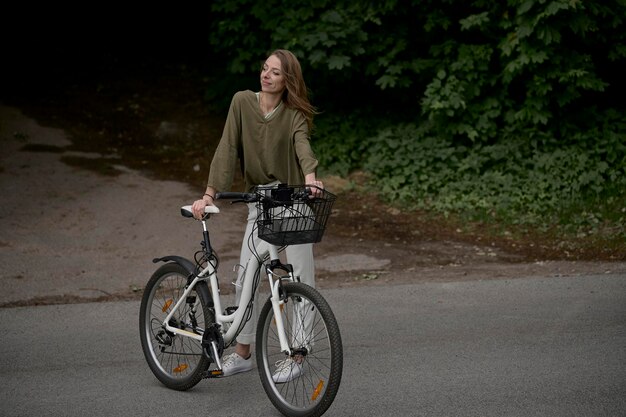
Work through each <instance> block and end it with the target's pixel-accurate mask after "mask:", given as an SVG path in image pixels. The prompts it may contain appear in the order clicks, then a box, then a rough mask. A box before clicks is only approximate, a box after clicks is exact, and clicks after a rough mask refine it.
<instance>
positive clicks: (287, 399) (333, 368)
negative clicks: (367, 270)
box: [256, 283, 343, 417]
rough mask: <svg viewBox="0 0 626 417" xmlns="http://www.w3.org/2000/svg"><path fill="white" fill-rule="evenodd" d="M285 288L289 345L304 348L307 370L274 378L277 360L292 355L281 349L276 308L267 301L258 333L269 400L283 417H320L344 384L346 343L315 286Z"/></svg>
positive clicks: (284, 313)
mask: <svg viewBox="0 0 626 417" xmlns="http://www.w3.org/2000/svg"><path fill="white" fill-rule="evenodd" d="M284 290H285V293H286V297H287V303H286V304H285V307H284V308H281V310H282V313H281V314H282V317H283V322H284V327H285V332H286V335H287V338H288V340H289V343H290V348H292V349H300V351H301V352H303V355H300V356H299V357H298V359H297V361H296V362H299V365H297V366H300V367H301V370H302V372H301V375H300V376H299V377H297V378H294V379H293V380H291V381H287V382H282V383H281V381H278V382H275V381H274V379H273V374H274V372H275V362H276V361H279V360H281V359H282V360H284V359H287V355H286V354H285V353H283V352H281V350H280V342H279V340H278V335H277V334H276V330H275V327H276V326H275V320H274V310H273V309H272V303H271V300H269V299H268V300H267V302H266V303H265V305H264V306H263V309H262V310H261V313H260V315H259V322H258V327H257V334H256V346H257V347H256V360H257V366H258V370H259V375H260V377H261V382H262V384H263V388H264V390H265V393H266V394H267V396H268V397H269V399H270V401H271V402H272V403H273V405H274V406H275V407H276V408H277V409H278V410H279V411H280V412H281V413H283V414H284V415H286V416H289V417H303V416H314V417H315V416H321V415H322V414H324V413H325V412H326V410H327V409H328V408H329V407H330V405H331V404H332V402H333V401H334V399H335V396H336V395H337V391H338V390H339V385H340V383H341V375H342V372H343V347H342V342H341V334H340V332H339V326H338V325H337V321H336V319H335V316H334V314H333V312H332V310H331V308H330V306H329V305H328V303H327V302H326V300H325V299H324V298H323V297H322V295H321V294H320V293H319V292H318V291H317V290H315V289H314V288H312V287H310V286H308V285H305V284H302V283H288V284H285V285H284ZM302 330H304V331H302ZM292 369H293V368H292Z"/></svg>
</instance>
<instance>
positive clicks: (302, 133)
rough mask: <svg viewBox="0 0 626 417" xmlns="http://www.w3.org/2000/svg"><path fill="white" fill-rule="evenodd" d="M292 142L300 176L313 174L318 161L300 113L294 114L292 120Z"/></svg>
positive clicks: (304, 120) (305, 123) (303, 118)
mask: <svg viewBox="0 0 626 417" xmlns="http://www.w3.org/2000/svg"><path fill="white" fill-rule="evenodd" d="M293 123H294V125H293V132H294V133H293V135H294V136H293V142H294V148H295V150H296V156H297V158H298V162H299V164H300V168H301V169H302V174H303V175H304V176H306V175H307V174H311V173H314V172H315V171H316V170H317V165H318V161H317V158H316V157H315V154H314V153H313V149H311V142H310V140H309V127H308V125H307V122H306V119H305V117H304V115H303V114H302V113H300V112H298V113H297V114H296V117H295V118H294V120H293Z"/></svg>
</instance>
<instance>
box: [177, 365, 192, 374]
mask: <svg viewBox="0 0 626 417" xmlns="http://www.w3.org/2000/svg"><path fill="white" fill-rule="evenodd" d="M187 368H189V365H187V364H186V363H181V364H180V365H178V366H177V367H176V368H174V373H175V374H179V373H181V372H183V371H184V370H185V369H187Z"/></svg>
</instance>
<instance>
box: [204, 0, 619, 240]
mask: <svg viewBox="0 0 626 417" xmlns="http://www.w3.org/2000/svg"><path fill="white" fill-rule="evenodd" d="M212 11H213V13H214V15H213V25H212V30H211V34H210V39H211V41H212V45H213V47H214V52H215V53H216V54H218V56H220V57H224V61H225V62H226V63H227V64H228V68H227V69H228V72H229V73H233V74H250V73H253V74H256V73H257V71H258V65H259V60H260V59H263V58H264V57H265V55H266V54H267V53H268V52H269V51H271V50H272V49H273V48H278V47H280V48H288V49H291V50H292V51H294V52H295V53H296V55H297V56H299V57H300V59H301V62H302V64H303V68H304V71H305V76H306V77H307V82H308V85H309V87H310V88H311V89H312V91H314V92H315V96H314V101H315V102H316V103H320V104H318V105H322V107H323V108H322V110H323V111H325V113H323V114H322V115H321V116H320V117H318V130H317V131H316V134H315V136H316V138H317V141H316V142H315V146H316V150H317V152H318V154H319V155H320V158H321V162H322V165H323V166H325V167H326V169H329V170H333V171H335V172H338V173H341V174H342V175H345V174H347V173H348V172H350V171H351V170H354V169H365V170H367V171H369V172H370V173H371V174H372V177H373V178H374V180H375V181H376V183H377V184H379V186H380V188H381V190H382V192H383V193H384V194H385V195H386V196H387V197H388V198H390V199H392V200H396V201H403V202H406V203H411V204H416V205H418V206H420V207H427V208H429V209H433V210H437V211H441V212H446V213H447V212H450V213H451V212H457V213H466V214H473V215H476V216H486V215H488V216H491V217H493V216H496V217H497V218H505V219H508V221H514V222H519V223H532V224H540V225H544V226H545V227H547V226H548V225H550V224H552V223H553V222H554V221H556V220H555V219H557V218H559V216H560V218H561V219H565V218H566V217H567V219H568V220H567V221H568V222H570V223H571V224H582V223H585V224H586V223H588V222H584V221H582V223H581V222H580V221H579V220H577V218H576V215H575V213H574V212H575V211H579V212H580V213H586V214H584V215H583V214H581V216H582V217H584V218H589V213H595V214H593V216H595V218H603V219H607V218H608V217H611V216H610V215H607V214H604V215H602V216H600V215H599V214H598V213H600V211H602V210H604V211H605V212H606V213H609V214H610V213H611V212H612V213H613V214H615V213H621V210H622V208H623V207H624V205H625V204H626V196H625V195H626V191H625V190H626V180H625V179H624V178H625V177H626V168H625V167H626V150H625V146H626V145H625V144H626V122H625V120H624V116H623V114H624V102H623V97H622V94H620V93H621V92H623V91H624V90H625V87H626V85H625V83H624V81H623V77H622V76H621V75H619V72H618V71H616V69H617V68H618V67H623V65H624V63H625V61H626V47H625V46H624V45H626V30H625V25H626V23H625V19H626V3H624V1H623V0H585V1H583V0H508V1H502V2H490V1H486V0H474V1H469V2H465V1H460V0H438V1H434V0H419V1H418V0H413V1H409V0H403V1H400V0H385V1H380V2H352V1H345V0H339V1H333V2H331V1H327V0H315V1H306V2H305V1H303V0H292V1H290V2H285V1H283V0H267V1H265V2H256V1H252V0H224V1H220V2H215V3H213V6H212ZM357 110H358V112H357ZM574 208H576V210H574ZM565 213H569V214H568V215H567V216H566V215H565ZM596 214H597V216H596ZM613 217H614V219H615V221H616V222H618V223H619V222H622V223H620V224H621V226H620V227H621V229H620V230H623V229H624V228H625V227H624V225H623V222H624V216H623V215H621V217H620V215H619V214H615V216H613Z"/></svg>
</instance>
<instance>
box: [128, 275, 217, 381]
mask: <svg viewBox="0 0 626 417" xmlns="http://www.w3.org/2000/svg"><path fill="white" fill-rule="evenodd" d="M188 276H189V272H187V270H186V269H185V268H183V267H182V266H180V265H178V264H175V263H167V264H165V265H163V266H161V267H160V268H159V269H157V270H156V272H155V273H154V274H153V275H152V277H151V278H150V280H149V281H148V284H147V285H146V288H145V290H144V294H143V298H142V300H141V309H140V313H139V333H140V338H141V347H142V349H143V353H144V355H145V357H146V361H147V362H148V365H149V366H150V369H151V370H152V373H154V375H155V376H156V377H157V379H158V380H159V381H161V382H162V383H163V384H164V385H165V386H167V387H168V388H171V389H175V390H179V391H184V390H188V389H189V388H191V387H193V386H195V385H196V384H197V383H198V382H200V380H201V379H202V378H203V376H204V373H205V371H206V370H207V369H208V367H209V365H210V360H209V359H208V358H207V357H206V356H205V355H204V354H203V349H202V344H201V343H200V342H199V341H197V340H195V339H193V338H190V337H186V336H182V335H177V334H174V333H171V332H169V331H167V330H166V329H165V328H164V325H163V323H164V321H165V318H166V317H167V315H168V314H169V313H170V311H171V309H172V308H174V306H175V305H176V303H177V302H178V300H179V299H180V297H181V296H182V294H183V292H184V291H185V286H186V285H187V277H188ZM197 285H206V284H205V283H204V282H201V283H199V284H197ZM214 321H215V314H214V312H213V310H212V309H211V308H209V306H208V300H205V299H204V297H203V295H202V293H201V292H197V291H195V290H193V291H192V292H191V293H190V294H189V296H187V299H186V300H185V303H183V305H182V306H181V307H180V308H179V309H178V310H177V311H176V313H175V314H174V316H173V317H172V318H171V319H170V322H169V324H170V325H171V326H174V327H177V328H179V329H183V330H186V331H188V332H192V333H195V334H198V335H201V334H203V333H204V329H205V328H206V327H207V326H209V325H210V324H211V323H213V322H214Z"/></svg>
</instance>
